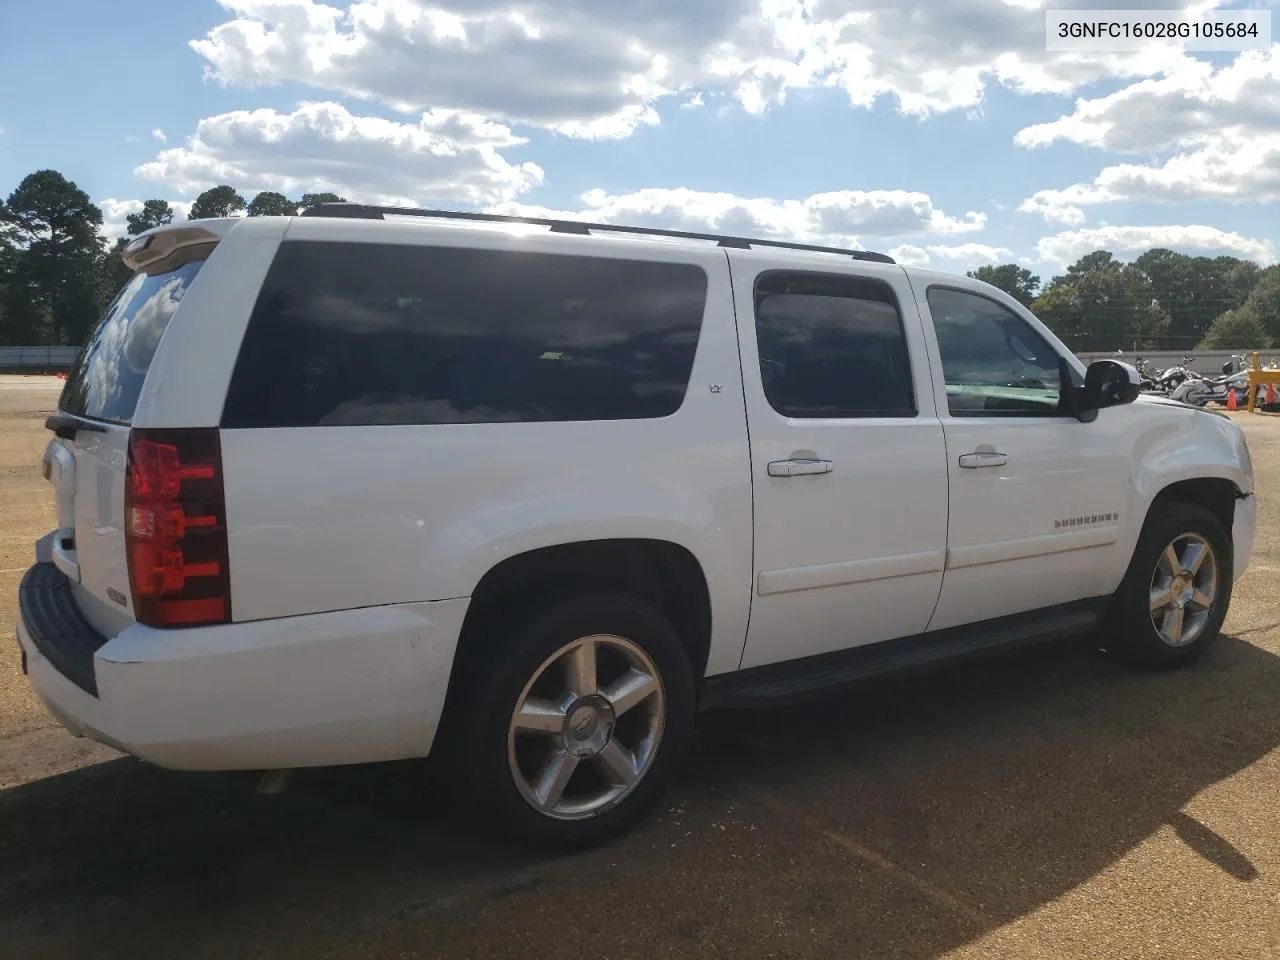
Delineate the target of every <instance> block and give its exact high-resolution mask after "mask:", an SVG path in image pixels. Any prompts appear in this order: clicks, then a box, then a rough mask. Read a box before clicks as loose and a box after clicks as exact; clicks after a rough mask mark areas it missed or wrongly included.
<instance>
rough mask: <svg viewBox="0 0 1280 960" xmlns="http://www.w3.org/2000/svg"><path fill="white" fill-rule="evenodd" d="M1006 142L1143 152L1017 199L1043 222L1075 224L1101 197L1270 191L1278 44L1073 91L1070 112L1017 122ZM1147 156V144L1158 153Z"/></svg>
mask: <svg viewBox="0 0 1280 960" xmlns="http://www.w3.org/2000/svg"><path fill="white" fill-rule="evenodd" d="M1014 139H1015V142H1016V143H1017V144H1019V145H1020V146H1023V147H1028V148H1038V147H1045V146H1048V145H1050V144H1052V143H1054V142H1056V141H1059V140H1065V141H1068V142H1072V143H1078V144H1082V145H1085V146H1090V147H1096V148H1101V149H1104V150H1109V151H1113V152H1120V153H1134V154H1142V155H1143V156H1144V159H1146V162H1128V163H1120V164H1114V165H1112V166H1108V167H1105V168H1103V169H1102V170H1101V171H1100V172H1099V173H1098V174H1097V176H1095V177H1094V178H1093V179H1092V180H1091V181H1088V182H1084V183H1077V184H1073V185H1071V186H1068V187H1065V188H1062V189H1051V190H1041V191H1039V192H1037V193H1036V194H1034V195H1033V196H1032V197H1030V198H1029V199H1027V200H1026V201H1024V202H1023V204H1022V206H1021V207H1020V208H1019V209H1021V210H1023V211H1024V212H1032V213H1040V214H1042V215H1043V216H1044V217H1045V219H1046V220H1047V221H1048V222H1050V223H1053V224H1060V225H1063V226H1079V225H1080V224H1082V223H1083V222H1084V220H1085V214H1084V212H1083V210H1082V209H1081V208H1082V207H1085V206H1089V205H1096V204H1104V203H1174V202H1180V201H1190V200H1218V201H1226V202H1232V203H1271V202H1275V201H1277V200H1280V45H1276V46H1273V47H1272V48H1271V49H1270V50H1268V51H1250V52H1247V53H1242V54H1240V55H1239V56H1237V57H1236V58H1235V59H1233V60H1232V61H1231V62H1230V63H1229V64H1226V65H1224V66H1221V67H1218V68H1216V69H1215V68H1214V66H1213V65H1212V64H1211V63H1209V62H1208V61H1195V62H1193V63H1191V64H1188V65H1186V66H1184V67H1182V68H1180V69H1179V70H1177V71H1175V72H1173V73H1171V74H1169V75H1168V76H1165V77H1161V78H1158V79H1151V80H1144V81H1141V82H1139V83H1134V84H1131V85H1129V86H1126V87H1124V88H1123V89H1121V90H1118V91H1116V92H1115V93H1112V94H1109V95H1107V96H1104V97H1097V98H1094V99H1083V100H1078V101H1077V102H1076V105H1075V109H1074V110H1073V111H1072V113H1070V114H1068V115H1066V116H1063V117H1060V118H1058V119H1057V120H1053V121H1051V122H1048V123H1041V124H1036V125H1034V126H1030V127H1026V128H1025V129H1023V130H1021V131H1019V132H1018V134H1017V135H1016V137H1015V138H1014ZM1163 153H1167V154H1168V155H1165V156H1159V155H1157V156H1155V157H1152V156H1151V155H1152V154H1163Z"/></svg>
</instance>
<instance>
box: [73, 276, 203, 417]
mask: <svg viewBox="0 0 1280 960" xmlns="http://www.w3.org/2000/svg"><path fill="white" fill-rule="evenodd" d="M203 263H204V260H203V259H194V260H188V261H187V262H186V263H183V264H182V265H181V266H178V267H175V268H174V269H172V270H169V271H166V272H164V273H155V274H146V273H139V274H137V275H136V276H134V278H133V279H132V280H130V281H129V282H128V283H127V284H125V286H124V288H123V289H122V290H121V291H120V292H119V293H118V294H117V295H116V298H115V299H114V300H113V301H111V305H110V306H109V307H107V312H106V315H105V316H104V317H103V318H102V322H101V323H99V324H98V329H97V330H95V331H94V333H93V336H92V337H90V338H89V342H88V343H86V344H85V345H84V348H83V349H82V350H81V351H80V355H79V357H78V358H77V359H76V365H75V368H74V369H73V370H72V371H71V374H70V376H69V377H68V378H67V385H66V386H65V387H64V388H63V391H62V398H61V400H60V401H59V404H58V406H59V408H60V409H62V410H63V411H65V412H66V413H72V414H78V415H80V416H84V417H91V418H93V419H95V420H108V421H111V422H114V423H125V424H127V423H129V422H130V421H131V420H132V419H133V413H134V410H135V409H136V408H137V405H138V397H139V395H140V394H141V393H142V384H143V382H144V381H145V380H146V377H147V370H148V369H150V367H151V358H152V357H154V356H155V352H156V348H157V347H158V346H159V345H160V338H161V337H162V336H163V335H164V331H165V328H166V327H168V325H169V321H170V320H171V319H172V318H173V314H174V313H175V312H176V311H177V309H178V304H179V303H181V302H182V298H183V296H185V294H186V292H187V290H188V289H189V288H190V286H191V282H192V281H193V280H194V279H195V278H196V274H197V273H199V272H200V267H201V266H202V265H203Z"/></svg>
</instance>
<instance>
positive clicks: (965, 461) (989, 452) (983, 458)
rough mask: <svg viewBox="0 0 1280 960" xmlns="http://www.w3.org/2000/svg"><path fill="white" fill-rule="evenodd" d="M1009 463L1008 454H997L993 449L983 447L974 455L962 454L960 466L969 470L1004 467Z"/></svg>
mask: <svg viewBox="0 0 1280 960" xmlns="http://www.w3.org/2000/svg"><path fill="white" fill-rule="evenodd" d="M1008 462H1009V456H1008V454H1004V453H996V451H995V449H994V448H993V447H987V446H982V447H979V448H978V449H977V450H975V451H974V452H973V453H962V454H960V466H962V467H966V468H968V469H974V468H976V467H1003V466H1004V465H1005V464H1006V463H1008Z"/></svg>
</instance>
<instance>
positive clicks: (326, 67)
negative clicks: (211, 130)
mask: <svg viewBox="0 0 1280 960" xmlns="http://www.w3.org/2000/svg"><path fill="white" fill-rule="evenodd" d="M219 2H220V3H221V5H222V6H223V7H224V8H225V9H226V10H227V11H228V12H229V14H230V17H231V19H229V20H228V21H226V22H224V23H222V24H220V25H218V26H216V27H214V28H213V29H212V30H210V31H209V33H208V34H207V35H206V36H205V37H203V38H201V39H198V40H194V41H192V43H191V46H192V48H193V49H194V50H195V51H196V52H197V53H199V54H200V55H201V56H202V57H204V58H205V60H206V61H207V69H206V72H207V74H208V76H210V77H212V78H214V79H216V80H217V81H219V82H221V83H223V84H226V85H234V86H240V87H257V86H263V85H274V84H281V83H285V82H298V83H303V84H308V85H311V86H313V87H317V88H321V89H324V90H328V91H334V92H337V93H341V94H345V95H349V96H354V97H360V98H366V99H371V100H377V101H379V102H382V103H385V104H388V105H390V106H391V107H393V108H395V109H398V110H401V111H404V112H406V113H414V112H418V111H420V110H423V109H427V108H430V107H441V106H443V107H449V108H452V109H459V110H464V111H476V112H481V113H485V114H488V115H491V116H494V117H498V118H501V119H504V120H506V121H509V122H521V123H529V124H535V125H539V126H543V127H546V128H549V129H553V130H557V131H560V132H562V133H565V134H568V135H571V136H575V137H587V138H596V137H622V136H628V135H629V134H630V133H631V132H633V131H634V130H635V129H636V127H637V126H639V125H642V124H654V123H657V122H659V114H658V110H657V106H658V105H659V104H660V102H661V101H663V99H664V98H666V97H671V96H676V95H679V96H680V97H681V100H682V101H683V102H688V101H689V97H690V96H695V95H696V93H697V92H700V91H704V90H705V91H710V90H713V89H714V90H722V91H726V92H730V93H732V94H733V95H734V96H735V97H736V98H737V100H738V102H739V103H740V104H741V106H742V107H743V108H744V109H746V110H748V111H750V112H752V113H758V112H760V111H763V110H765V109H767V108H768V107H769V106H771V105H773V104H776V103H779V102H781V101H782V100H783V99H784V98H785V96H786V94H787V92H788V91H789V90H793V89H804V88H816V87H821V86H828V87H838V88H840V89H842V90H844V91H845V93H846V94H847V96H848V98H849V100H850V101H851V102H852V103H854V104H856V105H859V106H865V107H869V106H871V105H873V104H874V103H875V102H876V100H877V99H879V98H880V97H882V96H888V97H890V98H893V99H894V100H896V103H897V106H898V108H899V109H900V110H902V111H903V112H906V113H911V114H917V115H923V114H928V113H930V112H934V111H943V110H969V109H971V108H974V107H977V106H979V105H980V104H981V102H982V101H983V97H984V94H985V90H986V87H987V86H988V84H990V83H996V84H1001V85H1003V86H1005V87H1008V88H1010V89H1013V90H1016V91H1019V92H1022V93H1052V94H1069V93H1071V92H1072V91H1074V90H1076V89H1079V88H1080V87H1081V86H1083V85H1086V84H1090V83H1094V82H1096V81H1098V80H1102V79H1106V78H1108V77H1129V78H1139V77H1150V76H1156V75H1159V74H1162V73H1164V72H1167V71H1173V70H1177V69H1179V68H1180V67H1181V66H1182V65H1183V64H1185V63H1186V62H1187V60H1188V57H1187V56H1186V55H1185V54H1184V53H1182V52H1181V51H1180V50H1178V49H1176V48H1175V47H1172V46H1170V45H1167V44H1164V45H1160V44H1157V45H1153V46H1152V48H1150V49H1149V50H1147V51H1144V52H1142V53H1132V54H1063V53H1049V52H1047V51H1046V50H1045V49H1044V41H1045V37H1044V31H1045V21H1044V14H1043V11H1041V10H1040V9H1037V8H1036V7H1035V6H1033V5H1030V4H1028V3H1023V2H1016V3H1015V2H1009V0H901V2H899V3H895V4H887V3H884V2H883V0H646V2H644V3H635V2H633V0H360V2H356V3H352V4H351V5H350V6H349V7H348V8H347V9H345V10H344V9H340V8H338V7H336V6H331V5H328V4H325V3H322V2H318V0H219ZM1096 2H1097V0H1056V2H1055V4H1054V5H1055V7H1088V6H1090V5H1091V4H1096ZM1187 5H1188V3H1187V0H1129V6H1137V7H1148V6H1149V7H1155V8H1166V7H1171V6H1172V7H1180V6H1187Z"/></svg>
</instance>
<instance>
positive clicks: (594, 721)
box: [568, 704, 600, 740]
mask: <svg viewBox="0 0 1280 960" xmlns="http://www.w3.org/2000/svg"><path fill="white" fill-rule="evenodd" d="M568 726H569V736H571V737H573V739H575V740H586V739H587V738H588V737H590V736H591V734H593V733H595V732H596V728H597V727H599V726H600V714H599V713H597V712H596V709H595V707H593V706H591V705H590V704H583V705H582V706H580V707H578V708H577V709H575V710H574V711H573V712H572V713H571V714H569V724H568Z"/></svg>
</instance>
